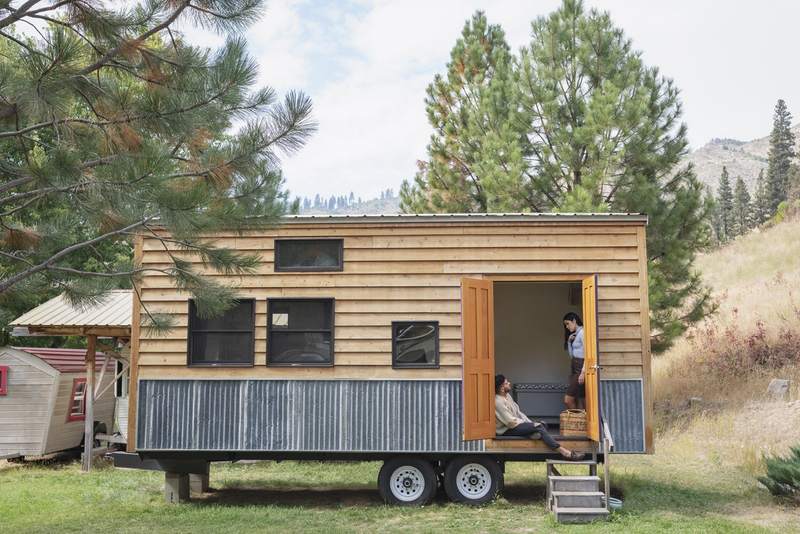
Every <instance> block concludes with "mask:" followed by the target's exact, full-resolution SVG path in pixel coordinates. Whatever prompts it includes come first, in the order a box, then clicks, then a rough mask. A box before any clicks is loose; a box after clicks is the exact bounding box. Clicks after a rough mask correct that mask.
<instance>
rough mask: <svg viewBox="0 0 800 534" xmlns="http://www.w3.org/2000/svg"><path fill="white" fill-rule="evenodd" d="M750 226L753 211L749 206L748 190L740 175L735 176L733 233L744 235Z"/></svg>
mask: <svg viewBox="0 0 800 534" xmlns="http://www.w3.org/2000/svg"><path fill="white" fill-rule="evenodd" d="M752 227H753V212H752V207H751V206H750V192H749V191H748V190H747V185H746V184H745V183H744V180H742V177H741V176H739V177H737V178H736V188H735V189H734V192H733V221H732V229H733V234H734V235H737V236H739V235H745V234H746V233H747V232H748V231H749V230H750V229H751V228H752Z"/></svg>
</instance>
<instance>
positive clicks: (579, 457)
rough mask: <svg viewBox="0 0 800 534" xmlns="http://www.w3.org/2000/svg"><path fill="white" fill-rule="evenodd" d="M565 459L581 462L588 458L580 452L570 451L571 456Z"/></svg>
mask: <svg viewBox="0 0 800 534" xmlns="http://www.w3.org/2000/svg"><path fill="white" fill-rule="evenodd" d="M565 458H566V459H567V460H571V461H573V462H580V461H581V460H583V459H584V458H586V453H583V452H578V451H569V456H565Z"/></svg>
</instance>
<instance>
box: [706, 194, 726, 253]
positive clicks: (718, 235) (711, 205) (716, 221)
mask: <svg viewBox="0 0 800 534" xmlns="http://www.w3.org/2000/svg"><path fill="white" fill-rule="evenodd" d="M705 203H706V206H708V220H709V222H710V224H711V231H712V235H713V238H714V242H715V243H716V244H717V245H719V244H721V243H722V242H723V234H722V218H721V217H720V212H719V206H717V201H716V200H715V199H714V193H712V192H711V188H710V187H709V188H707V190H706V193H705Z"/></svg>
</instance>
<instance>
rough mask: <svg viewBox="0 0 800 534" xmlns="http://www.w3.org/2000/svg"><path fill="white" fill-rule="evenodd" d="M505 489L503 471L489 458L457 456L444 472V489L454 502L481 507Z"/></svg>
mask: <svg viewBox="0 0 800 534" xmlns="http://www.w3.org/2000/svg"><path fill="white" fill-rule="evenodd" d="M502 487H503V470H502V469H501V468H500V464H498V463H497V461H496V460H494V458H491V457H488V456H457V457H455V458H453V459H452V460H450V462H449V463H448V464H447V468H446V469H445V470H444V489H445V491H446V492H447V496H448V497H450V500H451V501H453V502H460V503H463V504H470V505H473V506H479V505H481V504H486V503H487V502H490V501H492V500H493V499H494V498H495V497H496V496H497V493H498V492H499V491H500V488H502Z"/></svg>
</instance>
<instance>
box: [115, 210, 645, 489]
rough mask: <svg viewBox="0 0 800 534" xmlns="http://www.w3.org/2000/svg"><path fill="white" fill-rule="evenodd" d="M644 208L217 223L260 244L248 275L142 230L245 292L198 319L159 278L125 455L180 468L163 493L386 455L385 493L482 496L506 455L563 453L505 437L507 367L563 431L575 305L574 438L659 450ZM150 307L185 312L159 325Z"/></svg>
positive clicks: (141, 348) (249, 247) (223, 240)
mask: <svg viewBox="0 0 800 534" xmlns="http://www.w3.org/2000/svg"><path fill="white" fill-rule="evenodd" d="M646 222H647V219H646V217H645V216H642V215H632V214H469V215H391V216H328V217H324V216H323V217H316V216H294V217H286V218H284V219H283V220H282V221H281V222H280V224H279V225H278V226H276V227H274V228H267V229H252V230H248V231H244V232H240V233H237V232H223V233H218V234H215V235H210V236H207V237H208V239H210V240H213V241H214V242H216V243H217V244H218V245H224V246H229V247H232V248H234V249H236V250H239V251H243V252H249V253H253V254H257V255H259V256H260V257H261V263H260V264H259V266H258V268H257V271H256V272H255V273H253V274H247V275H243V276H238V275H223V274H219V273H216V272H214V271H213V270H211V269H208V268H205V267H204V266H203V265H202V262H201V259H200V258H199V257H198V256H197V255H196V254H194V253H192V252H190V251H186V250H185V249H182V248H181V247H180V246H178V245H177V244H175V243H173V242H171V241H169V239H168V237H169V236H166V235H163V236H158V237H154V236H142V237H140V238H139V239H138V241H137V243H136V249H135V250H136V261H137V262H138V263H140V264H141V265H142V266H143V267H145V268H148V267H151V268H154V269H159V268H162V267H166V266H168V261H169V257H170V255H177V256H179V257H182V258H184V259H186V260H187V261H191V262H194V263H195V264H196V266H197V267H198V268H199V269H201V271H203V272H205V273H207V274H208V275H209V276H214V277H217V278H218V279H220V278H221V279H223V280H224V281H225V282H227V283H228V284H230V285H232V286H235V287H236V288H238V293H239V301H238V304H237V305H236V306H235V307H234V308H233V309H231V310H229V311H228V312H226V313H225V314H224V315H223V316H221V317H218V318H212V319H208V318H203V317H201V316H199V315H198V314H197V311H196V309H195V307H194V304H193V302H192V301H191V299H190V298H189V296H188V295H186V294H185V293H181V292H180V291H178V290H177V289H176V288H175V287H174V286H173V284H172V282H171V280H170V279H169V278H168V277H166V276H165V275H163V274H162V273H161V272H158V271H156V270H153V271H147V272H146V273H145V274H144V276H143V277H142V279H141V282H140V284H139V287H138V291H139V293H140V295H141V303H140V302H138V301H135V302H134V313H133V326H132V346H131V358H132V363H131V370H132V374H131V383H130V405H129V406H130V413H129V418H128V420H129V424H130V427H129V431H128V436H129V440H128V447H129V449H128V450H129V452H136V453H138V454H137V455H130V454H128V455H125V454H120V455H117V456H116V457H115V459H116V463H117V465H118V466H121V467H143V468H148V467H149V468H158V469H163V470H165V471H167V488H166V489H167V491H168V492H170V491H173V492H177V495H179V497H181V498H182V497H184V496H186V495H187V493H186V492H187V491H188V489H186V488H185V486H186V483H185V480H184V479H185V478H188V477H187V476H186V475H185V474H188V473H200V474H205V476H207V473H208V470H207V469H208V467H207V466H208V462H211V461H220V460H236V459H259V458H261V459H292V458H296V459H321V460H325V459H344V460H348V459H352V460H360V459H378V460H384V462H385V464H384V468H383V469H382V470H381V475H380V480H379V486H380V490H381V493H382V495H384V497H385V498H386V499H387V500H388V501H389V502H395V503H424V502H426V501H427V500H428V499H430V498H431V496H432V494H433V491H434V489H435V486H436V475H437V471H438V475H439V476H440V477H443V479H444V485H445V487H446V488H447V489H448V494H449V495H450V496H451V497H452V498H454V499H455V500H458V501H462V502H469V503H479V502H485V501H486V500H487V499H490V498H492V497H493V496H494V494H495V492H496V491H497V489H498V488H499V487H501V486H502V467H503V465H504V462H506V461H532V460H544V459H547V458H552V457H553V455H552V452H551V451H550V450H549V449H548V448H547V447H546V446H545V445H544V443H542V442H541V441H540V440H532V439H519V438H518V439H509V438H505V439H504V438H502V437H498V436H496V435H495V416H494V375H495V373H503V374H505V375H506V376H507V377H509V378H510V379H511V380H512V381H513V382H514V384H515V396H516V398H517V400H518V402H519V404H520V406H521V407H522V409H523V411H525V412H526V413H527V414H529V415H530V416H531V417H535V418H537V419H544V420H546V421H548V422H549V423H550V424H551V427H554V433H556V434H557V433H558V431H557V424H558V415H559V413H560V412H561V411H562V410H563V408H564V407H563V396H564V391H565V389H566V386H567V382H568V376H569V372H570V371H569V370H570V361H569V357H568V356H567V354H566V352H565V350H564V346H563V344H564V327H563V323H562V317H563V316H564V314H565V313H566V312H568V311H576V312H578V313H579V314H582V315H583V318H584V326H585V337H586V358H587V378H586V389H587V402H586V405H587V406H586V407H587V414H588V415H587V420H588V430H587V434H586V436H578V437H575V436H570V437H562V438H561V439H562V442H563V444H564V445H565V446H567V447H569V448H572V449H575V450H578V451H584V452H587V453H590V454H593V455H594V456H595V457H597V456H598V455H602V453H603V449H602V444H603V443H604V442H605V443H610V441H611V440H613V445H614V452H617V453H650V452H652V450H653V441H652V432H651V430H650V423H651V421H652V414H651V406H652V393H651V384H650V349H649V322H648V296H647V260H646V254H645V225H646ZM164 238H166V239H164ZM142 306H143V307H146V309H147V312H148V313H161V314H169V315H172V316H173V317H174V319H175V324H176V325H177V326H176V327H175V328H174V329H173V330H171V331H170V332H168V333H164V334H156V333H153V332H151V331H146V329H143V328H141V327H140V325H141V319H142V316H143V312H144V311H143V309H142ZM604 438H605V439H604ZM176 481H177V482H176ZM176 484H177V485H176ZM168 498H169V496H168Z"/></svg>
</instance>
